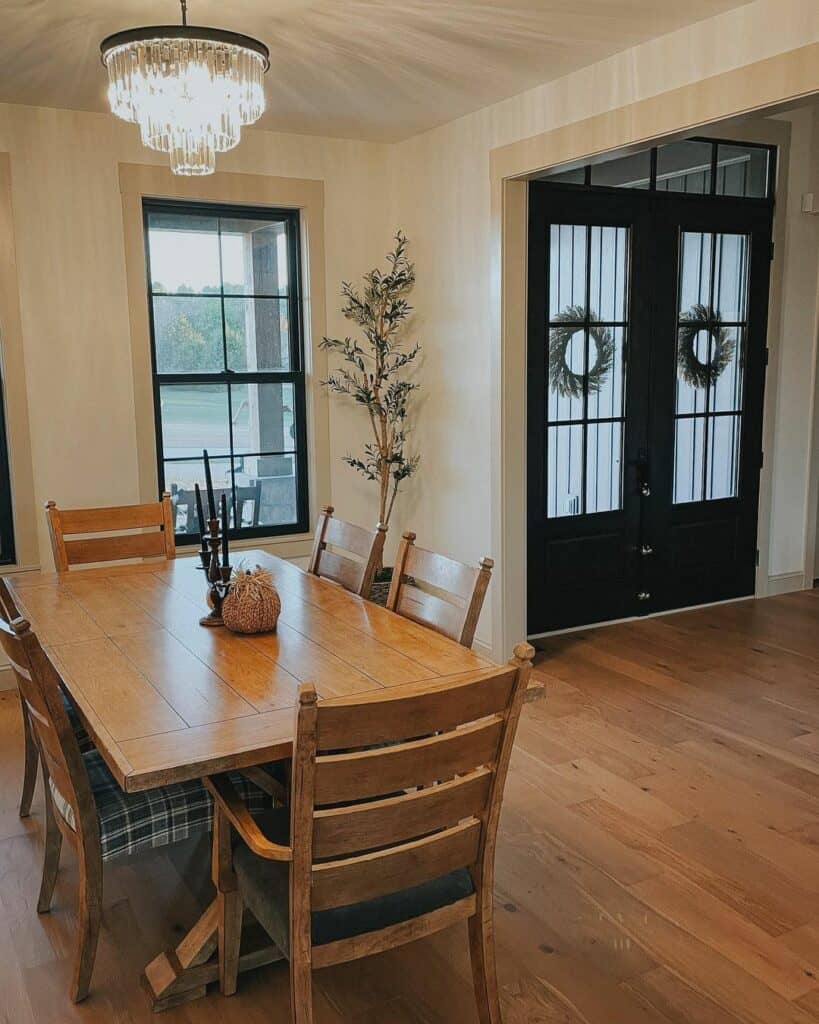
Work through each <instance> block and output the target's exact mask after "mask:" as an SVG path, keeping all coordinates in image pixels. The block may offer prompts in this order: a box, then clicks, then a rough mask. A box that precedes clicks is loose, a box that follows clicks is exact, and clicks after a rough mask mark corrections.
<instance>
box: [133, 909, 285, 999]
mask: <svg viewBox="0 0 819 1024" xmlns="http://www.w3.org/2000/svg"><path fill="white" fill-rule="evenodd" d="M217 943H218V915H217V902H216V900H214V901H213V903H211V904H210V906H209V907H208V908H207V910H206V911H205V912H204V914H202V916H201V917H200V918H199V920H198V921H197V922H196V924H195V925H194V926H193V928H191V930H190V931H189V932H188V934H187V935H186V936H185V937H184V939H182V941H181V942H180V943H179V945H178V946H177V947H176V949H172V950H169V951H167V952H165V953H160V954H159V956H158V957H155V958H154V959H153V960H152V961H151V962H150V963H149V964H148V966H147V967H146V968H145V974H144V976H143V978H144V982H145V985H146V986H147V989H148V993H149V995H150V997H151V1004H152V1009H153V1010H154V1012H159V1011H161V1010H169V1009H171V1007H174V1006H179V1005H181V1004H182V1003H188V1002H191V1001H192V1000H194V999H201V998H202V997H203V996H204V995H206V993H207V986H208V985H209V984H210V983H211V982H214V981H218V980H219V960H218V956H217V955H216V952H217ZM282 959H283V954H282V952H281V951H280V950H279V948H278V947H277V946H275V945H274V944H273V943H272V942H271V943H268V944H267V945H263V946H261V947H260V948H258V949H255V950H252V951H250V952H247V953H244V954H243V955H242V956H241V957H240V958H239V971H248V970H251V969H252V968H254V967H262V966H263V965H264V964H271V963H274V962H275V961H276V960H282Z"/></svg>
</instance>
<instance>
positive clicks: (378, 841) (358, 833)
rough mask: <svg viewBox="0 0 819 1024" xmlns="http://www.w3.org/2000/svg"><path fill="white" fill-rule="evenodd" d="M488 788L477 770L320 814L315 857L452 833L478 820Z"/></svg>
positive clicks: (486, 773) (487, 777) (488, 774)
mask: <svg viewBox="0 0 819 1024" xmlns="http://www.w3.org/2000/svg"><path fill="white" fill-rule="evenodd" d="M491 783H492V770H491V768H485V767H484V768H477V769H475V771H472V772H470V773H469V774H468V775H465V776H462V777H461V778H457V779H450V780H449V781H448V782H443V783H441V784H440V785H437V786H430V787H429V788H427V789H416V790H415V791H414V792H412V793H407V794H405V795H401V796H394V797H387V798H386V799H384V800H376V801H371V802H367V803H363V804H357V805H356V806H355V807H331V808H327V809H325V810H318V811H316V814H315V820H314V824H313V856H314V857H317V858H320V857H341V856H344V855H345V854H351V853H357V852H359V851H361V850H370V849H376V848H378V847H382V846H386V845H389V844H393V845H395V844H397V843H404V842H408V841H409V840H411V839H417V838H418V837H420V836H423V835H426V834H428V833H430V832H439V831H440V830H441V829H445V828H450V827H451V826H453V825H457V824H458V823H459V822H460V821H463V820H464V819H465V818H477V817H478V816H479V815H480V814H481V812H482V810H483V808H484V807H485V806H486V802H487V800H488V798H489V788H490V785H491Z"/></svg>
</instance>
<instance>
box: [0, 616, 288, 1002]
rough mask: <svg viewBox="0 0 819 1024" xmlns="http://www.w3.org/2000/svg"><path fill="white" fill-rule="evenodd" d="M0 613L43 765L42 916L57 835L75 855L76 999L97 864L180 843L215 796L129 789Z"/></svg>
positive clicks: (201, 824)
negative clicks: (88, 741)
mask: <svg viewBox="0 0 819 1024" xmlns="http://www.w3.org/2000/svg"><path fill="white" fill-rule="evenodd" d="M0 603H1V604H2V612H1V613H0V646H2V649H3V651H4V652H5V654H6V657H7V658H8V659H9V661H10V663H11V667H12V670H13V672H14V674H15V677H16V681H17V685H18V687H19V689H20V694H21V696H22V700H23V703H24V706H25V718H26V719H27V720H28V722H29V724H30V728H31V733H32V735H33V738H34V741H35V743H36V749H37V752H38V754H39V757H40V760H41V763H42V769H43V781H44V785H43V790H44V792H45V801H46V837H45V854H44V860H43V878H42V883H41V886H40V895H39V898H38V900H37V911H38V913H41V914H42V913H46V912H47V911H48V910H49V909H50V907H51V898H52V895H53V892H54V885H55V883H56V880H57V871H58V868H59V862H60V851H61V848H62V843H63V840H64V839H65V840H67V841H68V842H69V844H70V845H71V846H73V847H74V849H75V851H76V854H77V858H78V861H79V901H78V913H77V916H78V923H79V941H78V948H77V955H76V959H75V963H74V971H73V978H72V981H71V998H72V999H73V1000H74V1001H75V1002H79V1001H80V1000H81V999H84V998H85V996H86V995H87V994H88V987H89V983H90V980H91V972H92V970H93V966H94V958H95V956H96V949H97V940H98V937H99V928H100V918H101V910H102V869H103V864H104V863H107V862H108V861H110V860H113V859H114V858H116V857H121V856H125V855H127V854H131V853H134V852H136V851H138V850H142V849H147V848H155V847H159V846H166V845H169V844H171V843H176V842H181V841H182V840H184V839H187V838H188V837H190V836H192V835H197V834H200V833H203V832H208V831H210V829H211V827H212V823H213V801H212V799H211V797H210V794H209V793H208V791H207V790H206V789H205V787H204V785H203V784H202V782H201V781H199V780H195V781H193V782H186V783H178V784H175V785H169V786H162V787H161V788H158V789H152V790H148V791H146V792H142V793H125V792H123V790H122V789H121V788H120V787H119V785H118V784H117V782H116V780H115V778H114V776H113V775H112V774H111V772H110V771H109V770H108V767H107V766H106V764H105V762H104V761H103V759H102V756H101V755H100V753H99V752H98V751H97V750H96V749H92V750H90V751H88V752H86V753H83V752H82V751H81V750H80V746H79V744H78V742H77V737H76V736H75V733H74V729H73V728H72V725H71V721H70V720H69V716H68V713H67V710H66V706H65V704H64V702H63V699H62V693H61V687H62V680H61V679H60V676H59V674H58V672H57V670H56V669H55V668H54V665H53V664H52V662H51V661H50V659H49V658H48V656H47V655H46V653H45V652H44V651H43V648H42V647H41V646H40V643H39V641H38V640H37V637H36V635H35V634H34V633H33V632H32V630H31V626H30V624H29V623H28V622H27V621H26V620H25V619H23V618H21V617H19V615H18V616H16V617H14V618H9V614H8V606H7V604H6V601H5V598H4V600H3V601H2V602H0ZM231 785H233V786H235V787H237V788H238V790H239V791H241V792H242V799H243V800H249V801H250V803H249V806H250V808H251V811H250V813H251V814H252V813H253V809H255V810H257V811H261V810H265V809H269V808H270V807H271V806H272V803H273V801H272V800H271V798H270V797H269V795H268V794H267V793H265V792H264V791H263V790H262V789H259V788H258V787H257V786H255V785H253V784H252V783H251V782H250V781H249V780H248V779H246V778H245V777H244V776H243V775H241V774H235V775H232V776H231Z"/></svg>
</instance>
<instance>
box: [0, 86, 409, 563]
mask: <svg viewBox="0 0 819 1024" xmlns="http://www.w3.org/2000/svg"><path fill="white" fill-rule="evenodd" d="M0 152H6V153H8V154H9V155H10V161H11V176H12V202H13V211H14V223H15V234H16V242H17V267H18V275H19V286H20V310H21V319H22V331H23V338H24V351H25V361H26V377H27V384H28V407H29V419H30V427H31V448H32V463H33V480H34V493H35V498H36V503H37V509H38V529H39V541H40V543H39V547H40V557H41V561H42V562H43V564H49V562H50V557H51V556H50V551H49V545H48V540H47V535H46V531H45V519H44V516H41V515H39V509H40V508H41V506H42V504H43V503H44V502H45V501H46V499H47V498H51V497H53V498H55V499H57V500H59V501H60V503H62V504H65V505H72V504H76V505H93V504H97V503H100V504H112V503H117V502H130V501H136V500H137V498H138V490H137V488H138V482H137V450H136V434H135V430H136V427H135V416H134V399H133V375H132V367H131V339H130V333H129V317H128V298H127V291H126V279H125V255H124V239H123V223H122V204H121V196H120V185H119V177H118V168H119V164H120V163H150V162H157V163H163V162H164V158H161V157H159V156H157V155H154V154H150V153H148V152H147V151H146V150H145V149H143V148H142V146H141V145H140V143H139V138H138V132H137V130H136V129H135V128H133V126H129V125H124V124H122V123H121V122H119V121H117V120H115V119H114V118H113V117H109V116H105V115H99V114H87V113H72V112H69V111H62V110H49V109H42V108H30V107H21V106H11V105H0ZM386 159H387V150H386V147H384V146H382V145H378V144H373V143H360V142H350V141H344V140H336V139H334V140H329V139H321V138H311V137H307V136H296V135H278V134H274V133H271V132H252V131H251V132H247V133H246V136H245V139H244V140H243V142H242V145H241V147H240V148H239V149H238V150H237V151H236V152H235V153H231V154H227V155H226V156H225V157H223V158H222V159H221V160H220V170H223V171H234V172H245V173H252V174H266V175H275V176H279V177H294V178H313V179H320V180H322V181H323V182H324V201H325V238H326V260H325V262H326V266H325V271H326V280H327V295H328V299H327V305H328V307H329V308H328V328H329V330H331V331H342V330H343V329H344V321H343V320H342V319H341V318H340V317H339V315H338V314H337V313H336V310H337V308H338V301H337V299H336V296H337V292H338V287H339V284H340V281H341V279H342V278H343V277H346V276H349V275H350V274H351V273H354V272H355V270H356V269H357V268H358V267H359V266H366V265H367V264H368V263H370V262H371V261H372V260H374V259H376V258H378V257H379V256H380V254H381V253H382V251H383V250H384V249H385V248H386V247H387V246H388V244H389V227H388V223H387V222H388V211H387V198H388V192H387V175H386ZM331 415H332V416H333V417H334V419H333V422H332V425H331V431H330V437H331V468H332V473H333V479H332V482H331V486H332V489H333V493H334V494H336V495H337V500H338V502H339V504H340V505H344V506H345V507H346V506H347V504H348V503H349V505H350V507H351V508H352V509H353V511H354V513H355V514H359V515H361V516H362V517H363V518H364V519H365V520H366V518H367V510H366V509H364V508H362V507H361V501H360V499H359V498H358V496H356V495H355V494H353V495H351V496H350V497H349V498H348V496H347V492H348V490H349V489H350V480H349V479H348V475H347V473H348V471H347V470H346V469H345V468H344V467H343V466H341V465H340V464H339V461H338V456H339V455H340V454H343V452H344V451H346V449H347V446H348V443H349V437H350V435H351V434H353V433H354V429H355V428H354V425H352V424H348V423H347V421H346V419H345V414H344V410H342V409H341V408H340V407H335V406H334V407H333V408H332V411H331ZM371 516H372V513H370V517H371Z"/></svg>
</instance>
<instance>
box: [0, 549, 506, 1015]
mask: <svg viewBox="0 0 819 1024" xmlns="http://www.w3.org/2000/svg"><path fill="white" fill-rule="evenodd" d="M238 559H240V560H241V562H242V563H243V564H244V565H245V566H246V567H248V568H253V567H255V566H256V565H259V566H262V567H263V568H265V569H268V570H269V571H270V572H271V574H272V576H273V581H274V583H275V586H276V589H277V590H278V591H279V595H280V597H281V603H282V608H281V614H280V616H279V621H278V625H277V628H276V630H275V632H272V633H265V634H259V635H255V636H240V635H237V634H234V633H230V632H228V631H227V630H226V629H224V628H206V627H203V626H201V625H200V624H199V619H200V616H201V615H202V614H203V612H204V611H205V610H206V609H205V596H206V584H205V580H204V575H203V573H202V571H201V569H199V568H198V565H199V559H198V558H192V557H190V558H185V557H183V558H177V559H175V560H173V561H167V562H161V563H159V562H143V563H138V564H130V565H119V566H107V567H104V568H95V569H87V570H79V571H76V570H74V571H71V572H70V573H64V574H61V575H57V574H45V573H38V574H31V575H27V576H19V577H9V578H7V581H8V582H10V583H11V586H12V589H13V591H14V596H15V598H16V600H17V602H18V605H19V607H20V610H21V612H22V614H24V615H25V617H26V618H27V619H29V620H30V622H31V623H32V626H33V628H34V631H35V632H36V633H37V635H38V637H39V639H40V642H41V643H42V644H43V646H44V647H45V649H46V651H47V652H48V655H49V657H50V658H51V659H52V661H53V663H54V665H55V666H56V667H57V669H58V670H59V672H60V675H61V676H62V679H63V681H64V683H65V686H66V688H67V690H68V692H69V694H70V696H71V699H72V701H73V703H74V706H75V707H76V709H77V712H78V715H79V717H80V719H81V721H82V723H83V725H84V726H85V728H86V729H87V730H88V732H89V734H90V735H91V738H92V739H93V741H94V743H95V745H96V747H97V749H98V750H99V752H100V753H101V755H102V756H103V758H104V759H105V761H106V763H107V765H108V767H109V768H110V770H111V772H112V773H113V775H114V777H115V778H116V780H117V782H118V783H119V785H120V786H121V787H122V788H123V790H125V791H126V792H137V791H139V790H144V789H151V788H154V787H156V786H161V785H164V784H167V783H173V782H181V781H184V780H188V779H194V778H201V777H203V776H207V775H212V774H214V773H216V772H222V771H230V770H235V769H240V768H248V767H250V766H255V765H259V764H264V763H266V762H269V761H274V760H278V759H280V758H287V757H289V756H290V755H291V752H292V742H293V735H294V723H295V707H296V703H297V697H298V688H299V684H300V683H302V682H308V681H309V682H311V683H313V684H314V685H315V687H316V690H317V691H318V694H319V697H320V698H324V699H328V698H334V697H349V696H354V695H356V694H365V693H372V692H373V691H378V690H381V689H385V688H394V687H401V686H406V685H411V684H413V683H418V682H422V681H426V682H435V683H436V684H437V683H439V684H440V685H447V683H448V682H450V681H451V682H456V681H458V679H459V678H460V677H462V674H463V673H465V672H469V673H475V672H478V673H480V672H481V671H491V669H492V667H493V666H492V664H491V663H490V662H488V661H487V660H485V659H484V658H481V657H479V656H478V655H477V654H475V653H474V652H473V651H470V650H467V649H466V648H464V647H461V646H460V645H459V644H457V643H455V641H453V640H449V639H447V638H446V637H444V636H441V635H440V634H438V633H435V632H433V631H432V630H430V629H428V628H427V627H425V626H422V625H420V624H418V623H415V622H412V621H410V620H408V619H405V618H402V617H401V616H399V615H396V614H395V613H394V612H391V611H388V610H387V609H385V608H382V607H379V606H378V605H375V604H372V603H371V602H369V601H365V600H363V599H362V598H360V597H357V596H356V595H353V594H350V593H348V592H347V591H345V590H343V589H341V588H340V587H338V586H336V585H335V584H333V583H330V582H328V581H326V580H323V579H320V578H318V577H316V576H313V575H309V574H308V573H306V572H304V571H303V570H302V569H300V568H299V567H298V566H296V565H295V564H293V563H292V562H287V561H285V560H283V559H281V558H277V557H276V556H274V555H271V554H268V553H267V552H265V551H261V550H245V551H242V552H240V553H239V552H237V560H238ZM216 921H217V916H216V904H215V902H214V903H213V904H211V905H210V906H209V907H208V908H207V909H206V910H205V911H204V913H203V915H202V917H201V918H200V919H199V921H197V923H196V924H195V925H194V927H193V928H192V929H191V931H190V932H189V933H188V934H187V935H186V936H185V938H184V939H183V940H182V942H181V943H180V944H179V945H178V946H177V947H176V949H174V950H171V951H169V952H166V953H161V954H160V955H159V956H157V957H156V958H155V959H154V960H153V961H152V962H151V963H150V964H149V965H148V967H147V968H146V971H145V980H146V982H147V985H148V988H149V990H150V992H151V995H152V998H153V1002H154V1008H155V1009H162V1008H164V1007H168V1006H172V1005H177V1004H178V1003H180V1002H184V1001H187V1000H189V999H191V998H196V997H198V996H201V995H204V994H205V990H206V986H207V984H208V983H209V982H210V981H214V980H216V978H217V977H218V965H217V964H216V963H215V962H214V960H213V954H214V951H215V948H216ZM280 957H281V953H280V952H279V951H278V950H276V949H275V947H273V946H270V945H269V944H267V945H262V946H260V947H259V948H258V949H255V950H253V951H251V952H248V953H247V954H245V956H244V957H243V959H242V967H243V968H249V967H252V966H257V965H259V964H262V963H268V962H270V961H271V960H274V959H279V958H280Z"/></svg>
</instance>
